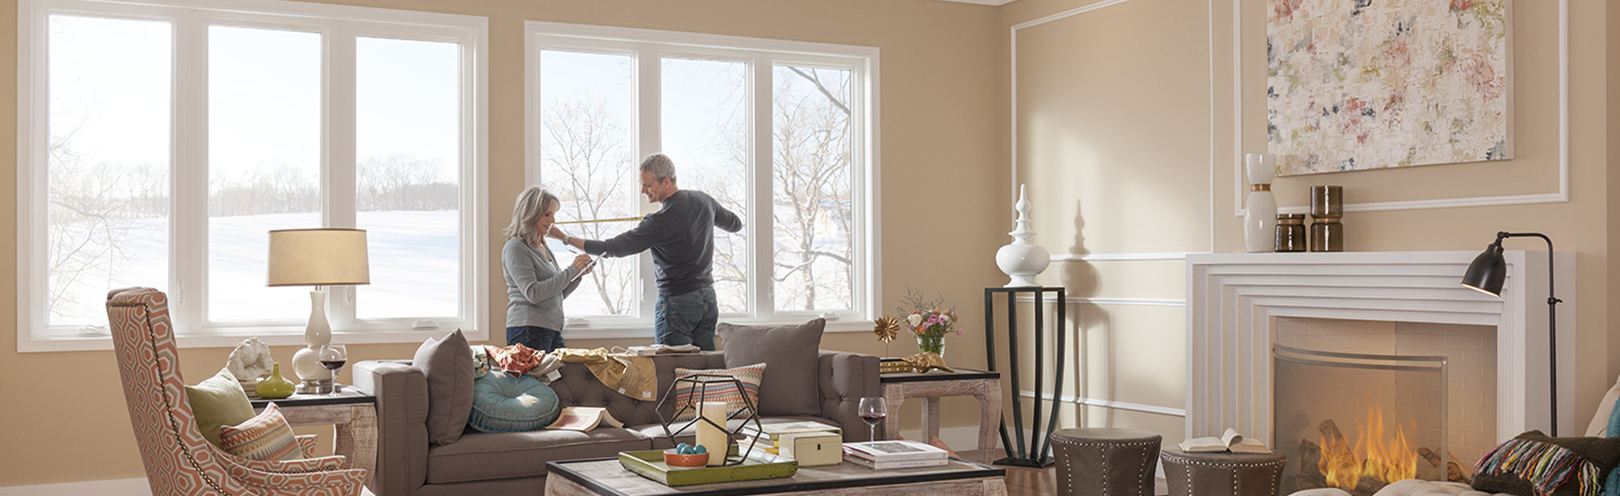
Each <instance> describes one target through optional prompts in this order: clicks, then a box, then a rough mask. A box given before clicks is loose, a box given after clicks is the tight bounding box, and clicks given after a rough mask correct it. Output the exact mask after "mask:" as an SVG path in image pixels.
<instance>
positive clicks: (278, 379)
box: [253, 362, 297, 400]
mask: <svg viewBox="0 0 1620 496" xmlns="http://www.w3.org/2000/svg"><path fill="white" fill-rule="evenodd" d="M296 387H297V386H296V385H294V384H293V382H292V381H289V380H287V378H286V377H282V376H281V362H276V363H273V364H271V365H270V377H266V378H264V380H261V381H259V386H258V387H255V388H253V391H254V392H256V393H259V397H260V398H264V399H267V400H279V399H282V398H286V397H288V396H292V395H293V390H294V388H296Z"/></svg>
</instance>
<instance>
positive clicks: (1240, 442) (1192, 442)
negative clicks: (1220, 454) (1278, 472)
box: [1181, 427, 1271, 453]
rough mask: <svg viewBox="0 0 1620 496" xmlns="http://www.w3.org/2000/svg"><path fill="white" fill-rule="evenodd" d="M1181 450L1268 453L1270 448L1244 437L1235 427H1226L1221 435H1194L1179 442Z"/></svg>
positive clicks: (1188, 451)
mask: <svg viewBox="0 0 1620 496" xmlns="http://www.w3.org/2000/svg"><path fill="white" fill-rule="evenodd" d="M1181 451H1185V452H1187V453H1208V452H1215V451H1230V452H1233V453H1270V452H1271V448H1267V447H1266V443H1262V442H1260V441H1258V440H1254V439H1244V438H1243V436H1242V435H1240V434H1238V432H1237V430H1236V429H1233V428H1231V427H1227V428H1226V432H1224V433H1222V434H1221V437H1196V438H1192V439H1188V440H1186V441H1182V442H1181Z"/></svg>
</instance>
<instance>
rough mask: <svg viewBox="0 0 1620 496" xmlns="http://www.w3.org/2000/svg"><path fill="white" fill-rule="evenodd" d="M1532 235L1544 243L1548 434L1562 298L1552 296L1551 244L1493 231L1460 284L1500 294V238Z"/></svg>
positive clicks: (1555, 389)
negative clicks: (1548, 385) (1545, 260)
mask: <svg viewBox="0 0 1620 496" xmlns="http://www.w3.org/2000/svg"><path fill="white" fill-rule="evenodd" d="M1525 236H1535V237H1537V238H1541V240H1542V241H1546V242H1547V361H1548V364H1547V367H1548V369H1549V370H1548V372H1549V375H1548V377H1550V378H1551V380H1552V389H1551V390H1550V391H1548V392H1547V394H1548V395H1549V396H1550V397H1551V399H1552V432H1551V433H1549V435H1552V436H1557V435H1558V303H1559V302H1561V301H1563V300H1560V299H1558V298H1555V297H1553V288H1555V287H1556V286H1555V285H1554V284H1553V273H1554V271H1553V247H1552V239H1549V238H1548V237H1547V235H1545V234H1541V233H1510V232H1507V231H1502V232H1498V233H1496V242H1493V243H1491V245H1490V246H1486V247H1485V251H1484V252H1482V253H1480V254H1479V256H1477V257H1474V262H1473V263H1470V264H1468V272H1465V273H1463V280H1462V285H1463V287H1466V288H1469V289H1473V290H1476V291H1479V292H1481V293H1485V294H1488V295H1491V296H1496V297H1500V296H1502V281H1503V280H1504V279H1506V278H1507V262H1506V261H1504V260H1502V240H1503V239H1507V238H1517V237H1525Z"/></svg>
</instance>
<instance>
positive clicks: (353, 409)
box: [252, 387, 377, 487]
mask: <svg viewBox="0 0 1620 496" xmlns="http://www.w3.org/2000/svg"><path fill="white" fill-rule="evenodd" d="M272 402H274V403H275V404H276V407H277V408H279V409H281V416H283V417H286V418H287V423H288V424H291V425H327V424H331V425H332V426H333V434H334V436H333V442H332V444H333V446H332V453H333V454H337V455H343V456H346V457H349V467H350V468H363V469H366V486H367V487H370V486H371V484H372V482H371V481H372V480H373V479H374V478H375V476H374V474H375V473H376V465H377V398H376V397H374V396H372V395H369V394H366V393H363V392H360V390H359V389H355V388H353V387H344V388H342V391H341V392H340V393H338V396H336V397H333V396H327V395H324V394H294V395H292V396H289V397H286V398H282V399H279V400H266V399H257V400H253V402H252V403H253V410H254V411H262V410H264V407H265V406H267V405H269V404H270V403H272Z"/></svg>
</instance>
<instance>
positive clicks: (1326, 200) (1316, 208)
mask: <svg viewBox="0 0 1620 496" xmlns="http://www.w3.org/2000/svg"><path fill="white" fill-rule="evenodd" d="M1343 216H1344V187H1342V186H1311V218H1312V219H1315V218H1317V217H1332V218H1335V219H1337V218H1339V217H1343Z"/></svg>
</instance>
